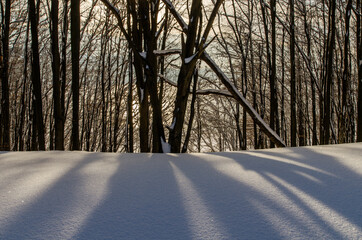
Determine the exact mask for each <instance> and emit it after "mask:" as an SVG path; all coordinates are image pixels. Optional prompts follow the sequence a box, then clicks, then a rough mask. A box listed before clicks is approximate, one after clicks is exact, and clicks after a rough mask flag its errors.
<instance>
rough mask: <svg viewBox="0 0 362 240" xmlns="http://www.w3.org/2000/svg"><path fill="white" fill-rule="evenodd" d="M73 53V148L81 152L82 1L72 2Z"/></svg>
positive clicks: (74, 0)
mask: <svg viewBox="0 0 362 240" xmlns="http://www.w3.org/2000/svg"><path fill="white" fill-rule="evenodd" d="M70 27H71V52H72V94H73V117H72V147H71V150H73V151H75V150H80V145H79V49H80V0H71V26H70Z"/></svg>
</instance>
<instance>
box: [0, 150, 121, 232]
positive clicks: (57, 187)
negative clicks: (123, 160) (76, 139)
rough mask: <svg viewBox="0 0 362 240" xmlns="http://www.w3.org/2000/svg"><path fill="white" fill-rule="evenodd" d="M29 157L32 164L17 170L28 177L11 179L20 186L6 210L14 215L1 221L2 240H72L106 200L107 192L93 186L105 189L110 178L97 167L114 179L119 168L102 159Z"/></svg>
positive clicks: (89, 156) (56, 155)
mask: <svg viewBox="0 0 362 240" xmlns="http://www.w3.org/2000/svg"><path fill="white" fill-rule="evenodd" d="M28 154H29V157H28V158H29V160H28V161H29V162H26V161H20V163H16V164H15V165H14V168H16V169H20V170H21V171H20V173H22V174H23V175H22V176H20V175H19V174H15V175H12V176H9V177H10V178H12V180H13V181H14V182H15V184H17V186H16V185H13V186H12V188H13V189H12V193H11V195H12V196H14V197H13V198H12V199H11V200H12V201H13V202H11V203H9V202H7V203H6V205H7V206H6V207H5V210H7V209H6V208H8V209H10V210H11V212H7V214H6V216H2V217H1V226H0V239H72V236H74V234H75V233H76V231H77V224H79V223H81V222H82V221H84V220H85V219H86V218H87V216H88V215H89V214H90V212H91V211H92V210H93V209H94V207H95V206H96V205H97V204H98V203H99V202H100V201H101V199H102V195H103V189H100V188H98V189H97V188H96V189H93V187H92V185H95V186H98V187H101V186H105V185H106V183H107V177H109V174H107V173H105V172H104V171H102V169H100V168H98V167H103V168H105V169H106V170H110V173H112V172H111V171H112V168H114V166H115V165H116V164H117V162H114V161H108V162H107V161H102V160H100V158H99V156H100V155H99V154H87V153H62V152H52V153H49V152H47V153H40V154H39V153H28ZM34 154H35V155H34ZM32 156H35V157H33V158H32ZM100 163H101V164H100ZM96 171H98V172H99V173H96ZM92 176H94V178H95V181H97V182H93V181H92ZM10 180H11V179H10ZM24 180H28V181H24ZM9 195H10V194H9ZM7 199H9V198H7ZM4 221H5V222H4Z"/></svg>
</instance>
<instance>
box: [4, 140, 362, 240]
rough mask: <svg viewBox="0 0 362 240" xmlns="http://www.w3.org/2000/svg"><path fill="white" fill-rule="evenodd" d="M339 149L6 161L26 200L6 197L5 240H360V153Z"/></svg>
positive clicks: (12, 177)
mask: <svg viewBox="0 0 362 240" xmlns="http://www.w3.org/2000/svg"><path fill="white" fill-rule="evenodd" d="M333 149H334V150H333ZM333 149H332V148H331V151H328V154H324V153H321V152H320V151H315V150H313V149H309V148H303V149H298V148H295V149H293V148H290V149H284V150H283V151H281V152H279V151H278V150H274V151H273V150H268V151H255V152H253V151H250V152H229V153H213V154H184V155H177V154H134V155H132V154H94V153H93V154H84V153H78V154H75V155H71V154H72V153H58V152H55V153H52V154H54V155H52V154H50V155H44V157H42V158H38V159H33V160H32V161H30V162H27V161H20V162H17V163H12V164H11V165H8V164H5V163H4V164H3V165H4V166H7V168H6V170H3V171H2V170H1V171H0V172H4V173H5V172H6V171H10V170H12V169H20V170H21V171H13V172H11V174H8V175H7V177H6V178H2V179H6V181H7V183H11V182H12V181H14V183H12V185H11V186H10V188H12V187H14V188H15V187H16V186H15V185H17V184H19V183H21V184H20V185H21V186H18V187H19V189H18V190H19V194H20V195H19V196H18V195H17V194H15V195H14V196H15V197H16V198H15V200H16V201H21V200H25V202H24V204H21V203H16V204H13V205H12V203H8V202H3V200H2V199H5V200H6V199H8V198H4V197H1V196H0V197H1V198H0V203H1V205H2V206H0V210H1V209H4V210H5V211H3V212H2V214H5V217H4V215H3V216H1V215H0V239H24V238H26V239H87V240H88V239H89V240H90V239H170V238H172V239H285V238H293V239H346V238H348V239H358V238H361V237H362V201H361V199H362V193H361V190H362V181H361V180H362V179H361V174H360V171H361V170H362V167H361V164H354V162H353V161H358V159H359V158H358V156H360V155H359V153H360V152H361V151H360V150H358V148H356V147H354V146H350V151H352V152H353V153H352V154H350V155H349V156H352V157H353V159H352V160H348V159H347V160H346V159H343V154H341V153H340V151H341V149H343V148H341V149H338V147H334V148H333ZM334 153H335V154H336V155H337V156H336V157H332V155H333V154H334ZM47 154H49V153H47ZM63 154H64V155H63ZM68 154H69V155H68ZM55 155H56V156H58V158H59V161H56V157H54V156H55ZM39 156H43V155H41V154H39ZM49 156H50V157H49ZM72 156H75V157H73V158H74V159H71V157H72ZM29 158H31V157H29ZM63 158H66V160H64V159H63ZM49 159H50V160H49ZM4 161H5V160H4ZM1 163H2V161H0V165H1ZM1 166H2V165H1ZM354 166H357V168H356V169H354V168H353V167H354ZM21 174H23V175H21ZM53 174H54V176H53ZM28 179H29V180H30V182H29V183H27V182H26V180H28ZM0 186H1V189H2V190H3V189H6V190H8V189H10V188H5V186H6V184H3V185H0ZM26 187H30V188H31V189H30V190H29V191H28V190H27V189H26ZM15 190H16V189H15ZM21 194H22V195H21ZM3 196H5V195H3ZM20 197H21V198H20ZM3 205H5V207H4V206H3ZM14 206H18V207H19V208H18V209H14ZM9 209H10V210H12V211H13V210H14V212H13V213H11V212H9V211H8V210H9Z"/></svg>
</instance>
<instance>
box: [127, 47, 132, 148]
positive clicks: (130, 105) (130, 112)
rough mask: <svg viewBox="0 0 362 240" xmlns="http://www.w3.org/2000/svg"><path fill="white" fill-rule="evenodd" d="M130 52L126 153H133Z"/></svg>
mask: <svg viewBox="0 0 362 240" xmlns="http://www.w3.org/2000/svg"><path fill="white" fill-rule="evenodd" d="M132 58H133V57H132V51H131V50H130V52H129V57H128V59H129V80H128V99H127V125H128V129H127V133H128V136H127V137H128V138H127V152H130V153H133V111H132V110H133V89H132V85H133V70H132Z"/></svg>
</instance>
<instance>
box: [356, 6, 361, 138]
mask: <svg viewBox="0 0 362 240" xmlns="http://www.w3.org/2000/svg"><path fill="white" fill-rule="evenodd" d="M357 9H358V11H357V12H358V13H359V14H358V15H357V16H356V18H357V65H358V103H357V106H358V110H357V111H358V117H357V142H362V34H361V27H362V26H361V18H362V17H361V13H362V4H361V1H360V0H357Z"/></svg>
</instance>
